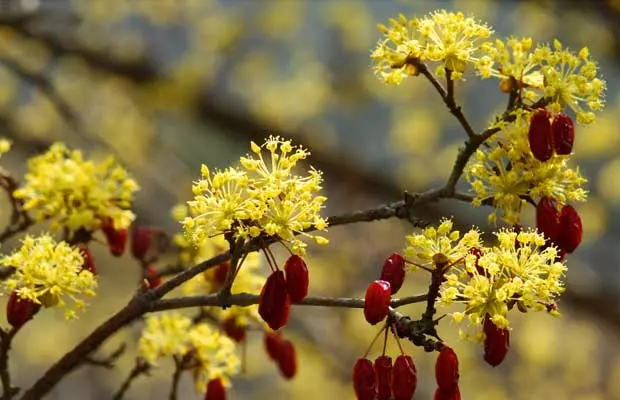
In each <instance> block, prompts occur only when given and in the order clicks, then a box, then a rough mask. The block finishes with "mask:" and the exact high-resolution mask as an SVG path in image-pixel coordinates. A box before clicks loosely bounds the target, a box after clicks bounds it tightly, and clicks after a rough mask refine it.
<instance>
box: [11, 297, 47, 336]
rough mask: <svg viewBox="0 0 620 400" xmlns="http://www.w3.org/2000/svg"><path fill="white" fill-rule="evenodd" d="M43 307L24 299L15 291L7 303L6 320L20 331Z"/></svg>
mask: <svg viewBox="0 0 620 400" xmlns="http://www.w3.org/2000/svg"><path fill="white" fill-rule="evenodd" d="M40 307H41V306H40V305H39V304H36V303H34V302H33V301H31V300H28V299H22V298H20V297H19V295H18V294H17V293H16V292H15V291H13V292H11V294H10V295H9V301H8V302H7V303H6V319H7V321H8V322H9V324H11V326H12V327H13V328H15V329H19V328H21V327H22V326H24V324H25V323H26V322H28V320H29V319H30V318H32V317H33V316H34V314H36V313H37V311H39V308H40Z"/></svg>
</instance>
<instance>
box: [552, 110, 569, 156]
mask: <svg viewBox="0 0 620 400" xmlns="http://www.w3.org/2000/svg"><path fill="white" fill-rule="evenodd" d="M551 131H552V132H553V148H554V149H555V152H556V154H560V155H568V154H570V153H571V151H573V143H574V142H575V125H574V124H573V120H572V119H571V118H570V117H569V116H568V115H564V114H558V115H556V116H555V117H554V118H553V122H552V123H551Z"/></svg>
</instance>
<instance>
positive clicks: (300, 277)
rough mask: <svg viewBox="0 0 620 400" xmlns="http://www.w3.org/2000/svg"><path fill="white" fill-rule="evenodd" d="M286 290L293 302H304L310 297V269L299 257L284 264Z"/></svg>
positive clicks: (294, 256) (292, 258)
mask: <svg viewBox="0 0 620 400" xmlns="http://www.w3.org/2000/svg"><path fill="white" fill-rule="evenodd" d="M284 272H285V273H286V289H287V291H288V296H289V297H290V299H291V301H302V300H303V299H305V298H306V296H307V295H308V284H309V277H308V267H307V266H306V263H305V262H304V260H303V259H302V258H301V257H299V256H298V255H292V256H290V257H289V258H288V259H287V260H286V262H285V263H284Z"/></svg>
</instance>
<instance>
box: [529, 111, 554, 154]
mask: <svg viewBox="0 0 620 400" xmlns="http://www.w3.org/2000/svg"><path fill="white" fill-rule="evenodd" d="M528 140H529V143H530V150H532V154H533V155H534V157H536V159H537V160H539V161H543V162H544V161H547V160H549V159H550V158H551V156H552V155H553V136H552V134H551V123H550V122H549V113H548V112H547V110H545V109H542V108H541V109H538V110H536V111H534V112H533V113H532V117H531V119H530V130H529V133H528Z"/></svg>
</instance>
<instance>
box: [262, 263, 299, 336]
mask: <svg viewBox="0 0 620 400" xmlns="http://www.w3.org/2000/svg"><path fill="white" fill-rule="evenodd" d="M290 308H291V300H290V299H289V296H288V291H287V290H286V279H285V278H284V272H282V271H275V272H273V273H272V274H271V275H269V277H268V278H267V280H266V281H265V284H264V285H263V288H262V290H261V293H260V300H259V303H258V313H259V314H260V316H261V318H263V320H264V321H265V322H266V323H267V325H269V327H270V328H271V329H273V330H274V331H277V330H278V329H280V328H282V327H283V326H284V325H286V322H287V321H288V316H289V311H290Z"/></svg>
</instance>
